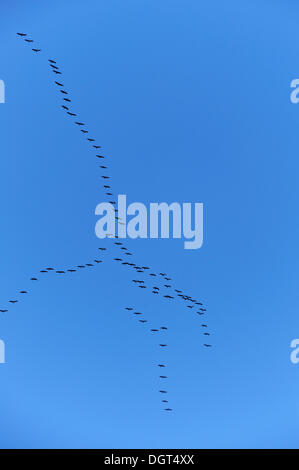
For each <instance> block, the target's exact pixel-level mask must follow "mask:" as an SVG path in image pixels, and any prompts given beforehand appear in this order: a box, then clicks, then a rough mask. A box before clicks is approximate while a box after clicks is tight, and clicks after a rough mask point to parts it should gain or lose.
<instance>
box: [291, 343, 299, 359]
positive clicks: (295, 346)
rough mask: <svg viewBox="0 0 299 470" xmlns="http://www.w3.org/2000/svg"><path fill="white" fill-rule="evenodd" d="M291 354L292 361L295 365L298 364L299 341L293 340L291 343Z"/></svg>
mask: <svg viewBox="0 0 299 470" xmlns="http://www.w3.org/2000/svg"><path fill="white" fill-rule="evenodd" d="M291 348H292V349H293V351H292V352H291V355H290V359H291V362H292V363H293V364H298V362H299V339H293V340H292V341H291Z"/></svg>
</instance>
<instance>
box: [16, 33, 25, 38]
mask: <svg viewBox="0 0 299 470" xmlns="http://www.w3.org/2000/svg"><path fill="white" fill-rule="evenodd" d="M17 34H18V35H19V36H22V37H24V36H27V34H25V33H17Z"/></svg>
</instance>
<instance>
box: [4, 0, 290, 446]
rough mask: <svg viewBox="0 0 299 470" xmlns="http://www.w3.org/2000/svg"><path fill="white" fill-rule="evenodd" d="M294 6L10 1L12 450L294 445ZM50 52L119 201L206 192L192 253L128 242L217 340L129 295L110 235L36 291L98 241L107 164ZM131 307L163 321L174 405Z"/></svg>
mask: <svg viewBox="0 0 299 470" xmlns="http://www.w3.org/2000/svg"><path fill="white" fill-rule="evenodd" d="M5 3H6V4H5ZM298 17H299V5H298V2H296V1H295V0H293V1H291V0H280V1H278V0H271V1H270V0H269V1H266V0H262V1H261V0H250V1H249V0H247V1H246V0H242V1H240V0H227V1H226V2H223V1H222V0H200V1H198V0H187V1H186V0H171V1H170V0H127V1H121V0H109V1H108V0H100V1H98V0H97V1H95V0H85V1H84V2H82V1H77V0H72V1H66V0H65V1H58V0H51V2H39V1H27V2H21V1H6V2H3V3H2V5H1V19H0V23H1V28H0V29H1V33H0V34H1V50H0V60H1V68H0V79H2V80H4V81H5V83H6V103H5V104H1V105H0V116H1V140H0V151H1V160H0V174H1V185H0V210H1V245H0V259H1V263H0V275H1V291H0V294H1V295H0V308H6V306H7V301H8V300H9V299H11V298H14V297H16V293H17V292H18V291H19V290H21V289H28V290H30V294H31V291H32V295H29V294H28V296H27V297H26V299H25V300H24V301H23V302H22V303H19V304H17V305H14V306H11V307H10V309H9V312H8V313H6V314H1V317H0V338H1V339H3V340H4V341H5V344H6V361H7V363H6V364H5V365H0V382H1V387H0V421H1V431H0V446H1V448H14V447H22V448H32V447H37V448H39V447H43V448H47V447H50V448H51V447H62V448H65V447H70V448H76V447H83V448H89V447H96V448H192V447H193V448H215V447H221V448H228V447H236V448H240V447H245V448H251V447H258V448H265V447H270V448H281V447H282V448H285V447H292V448H298V444H299V438H298V435H299V426H298V422H299V398H298V384H299V382H298V375H299V365H294V364H292V363H291V362H290V342H291V340H292V339H294V338H298V337H299V320H298V311H299V294H298V293H299V289H298V279H299V263H298V255H299V250H298V236H299V223H298V220H299V219H298V200H299V186H298V174H299V163H298V162H299V160H298V137H297V136H298V135H299V105H294V104H292V103H291V102H290V98H289V96H290V91H291V89H290V83H291V80H293V79H294V78H299V28H298ZM17 31H24V32H27V33H28V34H29V35H30V36H31V37H32V38H33V39H34V40H36V41H37V42H38V45H39V46H40V47H41V49H42V53H41V54H40V55H35V54H34V53H33V52H32V51H31V50H30V49H31V48H30V46H29V45H28V44H27V45H26V44H24V42H23V41H22V40H21V39H19V38H17V36H16V32H17ZM48 58H54V59H55V60H57V62H58V63H59V65H60V66H61V68H62V70H63V79H61V80H63V83H64V84H65V87H66V89H67V90H68V91H69V92H70V93H71V94H72V98H73V104H74V109H75V111H77V112H79V113H80V119H82V120H83V122H86V123H88V128H89V131H90V134H92V135H93V136H95V138H96V139H97V141H98V142H99V143H100V145H102V146H103V148H104V152H105V155H106V156H107V159H108V164H109V174H111V176H112V178H113V184H114V187H115V188H116V190H117V192H118V193H119V194H127V196H128V201H129V202H134V201H139V202H143V203H145V204H147V203H149V202H161V201H165V202H168V203H171V202H173V201H177V202H180V203H182V202H203V203H204V212H205V233H204V245H203V247H202V248H201V249H200V250H197V251H192V250H184V248H183V241H181V240H137V241H130V242H128V243H127V245H128V246H129V247H130V248H132V249H133V250H134V252H135V253H136V259H137V260H140V263H142V264H143V265H150V266H152V267H153V269H155V270H156V271H158V272H159V271H162V272H163V271H165V272H167V273H168V274H169V275H170V277H171V278H172V279H173V282H174V284H175V285H176V286H177V287H178V288H179V289H183V290H184V291H186V292H187V293H189V294H190V295H191V296H194V297H196V298H199V299H201V301H203V302H204V303H205V305H206V306H207V309H208V313H207V318H206V319H205V320H206V321H207V322H208V324H209V330H210V331H211V333H212V343H213V348H211V349H207V348H204V347H203V343H204V342H205V340H204V339H203V336H202V328H201V326H200V324H201V318H199V317H198V316H197V315H196V314H194V312H193V311H191V310H190V311H188V309H186V308H185V307H184V304H182V303H178V302H173V303H170V302H169V301H167V300H163V299H160V298H158V299H156V297H155V296H153V295H152V294H150V292H148V291H146V292H143V289H138V288H136V287H135V286H134V285H133V283H132V282H131V279H132V275H131V273H130V272H129V271H128V269H127V268H126V267H121V266H118V265H117V264H116V263H115V262H113V261H111V260H112V253H113V252H112V247H111V245H109V243H108V242H105V243H106V244H105V246H107V248H108V249H107V253H106V254H105V255H103V256H102V258H103V259H104V258H106V259H105V261H104V262H103V264H102V265H100V266H98V267H94V268H90V269H89V270H85V271H83V270H82V272H79V273H74V276H73V277H72V276H62V277H58V276H55V274H54V275H53V276H52V277H50V276H51V275H49V278H48V279H47V280H45V279H44V280H42V281H39V282H38V283H36V284H34V285H31V284H32V283H30V280H29V279H30V277H31V276H32V275H33V274H35V273H38V271H39V270H40V269H41V268H43V267H46V266H54V267H62V268H63V267H70V266H73V265H77V264H80V263H87V262H89V261H92V260H93V259H94V258H95V255H97V251H98V249H97V248H98V246H103V242H99V240H97V239H96V237H95V234H94V226H95V222H96V220H97V219H96V217H95V215H94V209H95V207H96V205H97V204H98V203H99V202H101V201H103V192H102V181H101V178H100V176H99V173H98V168H97V167H98V162H97V161H95V160H96V159H95V158H94V152H92V150H90V147H89V146H88V145H87V143H86V141H85V139H84V138H83V137H82V136H81V135H80V133H79V132H78V129H77V128H76V126H74V125H73V124H72V119H71V118H69V119H67V118H66V116H65V115H64V114H63V112H62V110H61V109H59V108H60V105H61V98H60V96H59V93H58V92H57V90H55V87H54V85H53V82H54V80H55V76H54V74H53V73H52V72H50V71H49V67H48V65H47V60H48ZM144 290H145V289H144ZM17 298H20V296H17ZM126 305H132V306H133V307H134V308H136V309H137V310H139V311H142V312H144V315H146V317H147V318H149V319H151V322H152V324H153V325H155V326H159V325H160V324H166V323H167V325H168V327H169V332H168V335H167V343H168V344H169V347H168V351H165V356H166V358H167V359H166V360H167V362H168V364H169V367H168V375H169V379H168V391H169V392H168V395H169V401H170V404H171V407H172V408H173V410H174V411H173V413H166V412H164V411H163V407H161V404H160V400H161V397H160V396H159V392H158V390H159V389H160V388H161V385H160V382H159V379H158V375H159V374H158V372H159V371H157V367H156V363H157V361H160V360H161V352H160V350H159V347H158V342H159V341H158V340H157V337H153V335H151V333H150V332H149V327H148V326H144V325H142V324H141V323H139V322H138V321H137V320H136V318H135V317H134V316H133V315H132V314H130V313H129V312H127V311H126V310H125V309H124V307H125V306H126Z"/></svg>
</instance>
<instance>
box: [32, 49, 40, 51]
mask: <svg viewBox="0 0 299 470" xmlns="http://www.w3.org/2000/svg"><path fill="white" fill-rule="evenodd" d="M32 50H33V51H34V52H40V51H41V49H32Z"/></svg>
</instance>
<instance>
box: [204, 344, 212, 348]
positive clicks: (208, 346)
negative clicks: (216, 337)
mask: <svg viewBox="0 0 299 470" xmlns="http://www.w3.org/2000/svg"><path fill="white" fill-rule="evenodd" d="M204 346H206V347H207V348H211V347H212V345H211V344H204Z"/></svg>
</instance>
